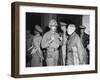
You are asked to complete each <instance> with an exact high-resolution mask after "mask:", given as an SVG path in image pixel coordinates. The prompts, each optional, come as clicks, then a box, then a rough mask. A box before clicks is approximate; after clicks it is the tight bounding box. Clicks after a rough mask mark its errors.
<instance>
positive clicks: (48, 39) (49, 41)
mask: <svg viewBox="0 0 100 80" xmlns="http://www.w3.org/2000/svg"><path fill="white" fill-rule="evenodd" d="M57 26H58V24H57V22H56V20H55V19H52V20H50V21H49V28H50V30H49V31H48V32H46V33H45V34H44V36H43V39H42V43H41V46H42V48H46V49H47V58H46V63H47V66H57V63H58V56H59V52H58V47H59V46H60V39H59V38H60V36H59V34H58V33H57V32H56V29H57Z"/></svg>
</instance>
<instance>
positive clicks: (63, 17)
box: [26, 12, 82, 34]
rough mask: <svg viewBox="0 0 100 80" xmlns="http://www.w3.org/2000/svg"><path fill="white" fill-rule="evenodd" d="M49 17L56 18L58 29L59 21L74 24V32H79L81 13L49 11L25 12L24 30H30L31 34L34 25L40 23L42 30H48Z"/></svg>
mask: <svg viewBox="0 0 100 80" xmlns="http://www.w3.org/2000/svg"><path fill="white" fill-rule="evenodd" d="M50 19H56V20H57V22H58V31H59V30H60V25H59V23H60V22H65V23H67V24H75V25H76V32H77V33H78V34H79V26H80V25H82V15H69V14H49V13H29V12H27V13H26V30H30V31H31V33H32V34H33V32H34V26H35V25H36V24H37V25H40V26H41V27H42V29H43V31H44V33H45V32H46V31H48V27H47V26H48V22H49V20H50Z"/></svg>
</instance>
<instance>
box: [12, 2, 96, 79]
mask: <svg viewBox="0 0 100 80" xmlns="http://www.w3.org/2000/svg"><path fill="white" fill-rule="evenodd" d="M11 10H12V11H11V24H12V26H11V37H12V38H11V50H12V52H11V76H12V77H15V78H23V77H40V76H59V75H72V74H87V73H97V49H98V48H97V35H98V34H97V29H98V28H97V7H96V6H81V5H62V4H44V3H29V2H13V3H12V4H11ZM52 18H54V19H56V20H57V22H58V25H60V21H61V22H66V23H68V24H70V23H71V24H76V27H77V29H76V30H77V31H76V32H77V33H79V27H78V26H79V25H81V24H85V26H88V29H87V33H89V36H90V38H89V40H90V47H89V48H90V52H89V54H90V55H89V64H86V65H74V66H73V65H68V66H67V65H65V66H63V65H58V66H41V67H38V66H37V67H30V64H27V62H26V61H27V60H26V47H27V46H26V44H27V42H26V37H27V35H26V34H27V30H30V31H31V32H33V31H34V27H33V26H34V25H35V24H39V25H41V26H48V24H49V20H50V19H52ZM42 29H44V30H45V28H44V27H42ZM45 31H46V30H45ZM32 34H33V33H32ZM79 34H80V33H79ZM29 59H30V57H29ZM44 59H45V58H44Z"/></svg>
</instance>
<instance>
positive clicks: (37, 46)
mask: <svg viewBox="0 0 100 80" xmlns="http://www.w3.org/2000/svg"><path fill="white" fill-rule="evenodd" d="M89 36H90V16H89V15H69V14H49V13H29V12H26V67H40V66H67V65H84V64H86V65H88V64H89V63H90V62H89V58H90V56H89V55H90V49H89V44H90V43H89V42H90V38H89Z"/></svg>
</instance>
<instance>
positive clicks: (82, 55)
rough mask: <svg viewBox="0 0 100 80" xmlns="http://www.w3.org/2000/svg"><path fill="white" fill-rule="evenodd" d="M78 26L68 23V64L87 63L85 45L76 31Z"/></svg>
mask: <svg viewBox="0 0 100 80" xmlns="http://www.w3.org/2000/svg"><path fill="white" fill-rule="evenodd" d="M75 30H76V27H75V25H74V24H69V25H68V29H67V32H68V35H69V39H68V43H67V59H66V64H67V65H79V64H86V62H87V53H86V51H85V49H84V47H83V44H82V42H81V40H80V37H79V36H78V35H77V34H76V32H75Z"/></svg>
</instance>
